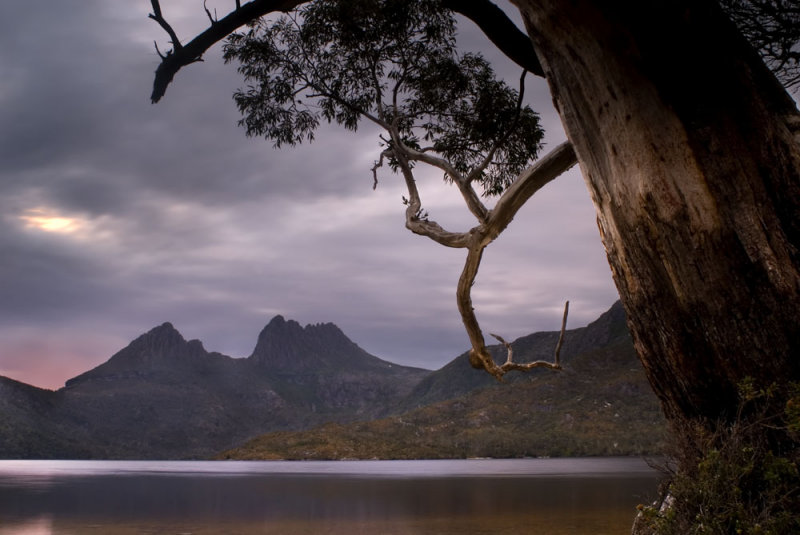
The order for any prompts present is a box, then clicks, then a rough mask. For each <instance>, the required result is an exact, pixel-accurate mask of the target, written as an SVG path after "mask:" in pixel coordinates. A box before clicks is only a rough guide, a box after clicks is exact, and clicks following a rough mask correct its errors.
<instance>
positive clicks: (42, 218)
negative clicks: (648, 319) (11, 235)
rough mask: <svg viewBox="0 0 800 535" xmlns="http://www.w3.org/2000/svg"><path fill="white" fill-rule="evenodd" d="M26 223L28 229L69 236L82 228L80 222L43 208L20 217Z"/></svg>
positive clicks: (34, 209)
mask: <svg viewBox="0 0 800 535" xmlns="http://www.w3.org/2000/svg"><path fill="white" fill-rule="evenodd" d="M19 218H20V219H21V220H23V221H24V222H25V226H26V227H28V228H35V229H39V230H43V231H45V232H57V233H61V234H69V233H72V232H75V231H76V230H78V228H79V227H80V221H78V220H77V219H74V218H71V217H62V216H59V215H54V214H52V213H49V212H47V211H46V210H44V209H41V208H33V209H31V210H27V211H26V212H25V214H24V215H21V216H20V217H19Z"/></svg>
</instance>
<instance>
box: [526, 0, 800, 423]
mask: <svg viewBox="0 0 800 535" xmlns="http://www.w3.org/2000/svg"><path fill="white" fill-rule="evenodd" d="M515 3H516V4H517V5H518V6H519V8H520V10H521V12H522V14H523V17H524V19H525V22H526V25H527V27H528V31H529V34H530V35H531V38H532V40H533V42H534V45H535V48H536V50H537V53H538V54H539V58H540V60H541V62H542V64H543V67H544V70H545V74H546V76H547V79H548V82H549V84H550V87H551V90H552V94H553V99H554V103H555V105H556V107H557V109H558V111H559V113H560V115H561V118H562V121H563V123H564V126H565V128H566V131H567V135H568V137H569V139H570V140H571V141H572V143H573V145H574V147H575V150H576V153H577V155H578V159H579V162H580V165H581V169H582V172H583V175H584V177H585V180H586V183H587V185H588V187H589V190H590V193H591V195H592V198H593V200H594V203H595V206H596V209H597V218H598V225H599V227H600V233H601V236H602V239H603V243H604V244H605V247H606V251H607V254H608V260H609V263H610V265H611V269H612V272H613V276H614V280H615V282H616V285H617V288H618V289H619V292H620V296H621V298H622V302H623V304H624V306H625V309H626V311H627V314H628V323H629V327H630V329H631V333H632V335H633V339H634V342H635V345H636V349H637V351H638V354H639V357H640V359H641V361H642V364H643V365H644V367H645V369H646V372H647V374H648V377H649V379H650V382H651V384H652V386H653V388H654V389H655V391H656V393H657V395H658V396H659V398H660V399H661V401H662V404H663V407H664V410H665V413H666V414H667V416H668V417H670V418H676V417H690V418H694V417H700V418H706V419H708V421H710V422H715V421H719V420H720V419H730V418H733V417H734V416H735V414H734V412H735V408H736V405H737V399H736V396H737V393H736V390H737V385H738V384H739V383H740V382H741V381H742V380H743V379H744V378H745V377H752V378H753V379H755V381H756V382H757V384H759V385H761V386H766V385H769V384H772V383H775V382H778V383H786V382H788V381H798V380H800V359H799V358H798V353H800V351H798V350H799V349H800V272H799V271H798V268H800V253H799V252H798V246H800V139H798V132H797V126H798V121H800V119H799V118H798V115H797V108H796V106H795V104H794V102H793V101H792V100H791V98H790V97H789V96H788V95H787V94H786V92H785V91H784V89H783V88H782V87H781V86H780V85H779V83H778V82H777V81H776V80H775V78H774V77H773V76H772V74H771V73H770V72H769V71H768V70H767V69H766V67H765V66H764V65H763V63H762V62H761V60H760V58H759V57H758V56H757V54H755V52H753V51H752V50H751V49H750V47H749V45H748V44H747V43H746V42H744V40H743V39H742V38H741V37H740V36H739V35H738V33H737V32H736V30H735V29H734V28H733V27H732V25H731V24H730V23H729V22H728V21H727V20H726V19H725V18H724V16H723V15H722V13H721V12H720V11H719V9H718V7H717V6H716V4H714V3H713V2H706V1H701V0H684V1H654V2H634V1H631V2H603V1H600V0H593V1H575V2H566V1H563V0H516V1H515Z"/></svg>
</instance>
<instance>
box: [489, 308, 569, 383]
mask: <svg viewBox="0 0 800 535" xmlns="http://www.w3.org/2000/svg"><path fill="white" fill-rule="evenodd" d="M568 314H569V301H567V302H566V303H564V316H563V318H562V319H561V332H560V333H559V335H558V342H557V343H556V349H555V353H554V355H553V362H547V361H546V360H534V361H530V362H522V363H517V362H514V349H513V348H512V347H511V344H510V343H509V342H506V341H505V340H504V339H503V337H501V336H499V335H497V334H494V333H491V334H492V336H494V337H495V338H496V339H497V341H498V342H500V343H501V344H503V346H504V347H505V348H506V361H505V362H504V363H503V364H502V365H501V366H500V367H499V368H500V371H502V372H503V373H506V372H509V371H511V370H515V371H525V372H526V371H529V370H532V369H533V368H548V369H550V370H560V369H561V357H560V354H561V345H562V344H563V343H564V332H565V331H566V329H567V315H568Z"/></svg>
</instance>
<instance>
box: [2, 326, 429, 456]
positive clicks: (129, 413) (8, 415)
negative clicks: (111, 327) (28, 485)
mask: <svg viewBox="0 0 800 535" xmlns="http://www.w3.org/2000/svg"><path fill="white" fill-rule="evenodd" d="M428 373H429V372H428V371H427V370H421V369H417V368H409V367H405V366H399V365H395V364H391V363H388V362H386V361H383V360H381V359H379V358H377V357H374V356H372V355H370V354H368V353H366V352H365V351H363V350H362V349H361V348H359V347H358V346H357V345H356V344H355V343H353V342H352V341H351V340H349V339H348V338H347V337H346V336H345V335H344V333H342V331H341V330H339V328H338V327H336V326H335V325H333V324H322V325H309V326H306V327H301V326H300V325H299V324H298V323H297V322H294V321H286V320H284V319H283V318H282V317H280V316H278V317H276V318H274V319H273V320H272V321H270V322H269V324H268V325H267V326H266V327H265V328H264V330H263V331H262V332H261V334H260V335H259V337H258V342H257V344H256V347H255V349H254V351H253V354H252V355H251V356H250V357H248V358H246V359H233V358H231V357H227V356H225V355H222V354H219V353H209V352H207V351H206V350H205V348H204V347H203V344H202V343H201V342H200V341H198V340H191V341H186V340H185V339H184V338H183V336H181V334H180V333H179V332H178V331H177V330H176V329H175V328H174V327H173V326H172V325H171V324H170V323H164V324H163V325H160V326H158V327H156V328H154V329H152V330H151V331H149V332H147V333H145V334H143V335H141V336H140V337H138V338H137V339H136V340H134V341H133V342H131V343H130V344H129V345H128V346H127V347H125V348H124V349H122V350H121V351H119V352H118V353H116V354H115V355H113V356H112V357H111V358H110V359H109V360H108V361H106V362H105V363H103V364H101V365H99V366H97V367H96V368H94V369H92V370H89V371H87V372H85V373H83V374H81V375H79V376H77V377H74V378H72V379H70V380H69V381H67V383H66V385H65V387H64V388H61V389H59V390H57V391H55V392H52V391H48V390H42V389H37V388H34V387H31V386H29V385H24V384H23V383H18V382H16V381H13V380H11V379H6V378H3V379H2V381H0V422H3V423H2V424H0V457H5V458H14V457H33V458H56V457H61V458H109V459H110V458H162V459H177V458H203V457H208V456H210V455H211V454H213V453H215V452H218V451H220V450H222V449H224V448H229V447H231V446H233V445H235V444H237V443H240V442H242V441H244V440H246V439H247V438H250V437H252V436H255V435H257V434H259V433H262V432H265V431H268V430H275V429H301V428H306V427H309V426H312V425H315V424H320V423H323V422H328V421H339V422H349V421H353V420H356V419H370V418H375V417H380V416H385V415H386V414H388V413H390V412H391V410H392V409H393V408H394V407H395V406H396V405H397V403H398V402H399V401H400V400H401V399H403V398H404V397H406V396H407V395H408V394H409V392H410V391H411V389H412V388H413V386H414V385H416V383H418V382H419V381H420V380H421V379H422V378H423V377H424V376H426V375H427V374H428Z"/></svg>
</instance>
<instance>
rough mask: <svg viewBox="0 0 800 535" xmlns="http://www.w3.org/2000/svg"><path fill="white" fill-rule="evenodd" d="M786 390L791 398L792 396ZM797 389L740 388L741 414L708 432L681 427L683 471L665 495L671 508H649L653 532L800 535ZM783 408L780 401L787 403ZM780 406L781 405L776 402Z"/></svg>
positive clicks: (646, 517)
mask: <svg viewBox="0 0 800 535" xmlns="http://www.w3.org/2000/svg"><path fill="white" fill-rule="evenodd" d="M787 392H788V396H787V395H786V393H787ZM798 392H800V390H799V389H798V385H796V384H792V385H789V387H788V389H783V388H778V387H777V385H770V386H768V387H766V388H759V387H758V385H756V384H755V383H754V382H753V381H752V380H746V381H743V382H742V384H741V385H740V399H741V402H740V406H739V411H738V417H737V420H736V421H735V422H733V423H732V424H725V423H720V424H718V425H717V426H716V428H715V429H713V430H712V429H710V428H709V426H708V425H706V424H703V423H702V422H683V423H680V424H675V430H674V433H673V437H674V438H675V440H676V444H675V445H674V450H675V451H674V452H673V455H674V457H675V461H676V463H677V470H675V471H674V472H673V473H672V477H671V480H670V481H669V484H668V487H667V492H668V494H669V496H670V497H671V498H670V500H671V502H672V503H671V506H670V507H666V508H664V509H663V510H661V511H659V510H658V509H657V507H656V506H652V507H643V508H641V510H642V516H643V519H642V521H643V522H644V523H645V524H646V525H647V530H643V531H644V532H649V533H653V534H661V535H679V534H680V535H684V534H701V533H714V534H727V533H736V534H739V533H741V534H747V535H761V534H774V535H781V534H785V533H800V471H799V470H798V461H800V441H798V435H797V433H796V429H797V425H798V421H799V420H800V418H798V411H796V406H797V402H798V400H799V399H800V397H798ZM787 398H788V401H787V402H786V403H785V410H781V409H780V407H781V405H782V402H781V401H780V400H783V399H787ZM776 401H777V403H776Z"/></svg>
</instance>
